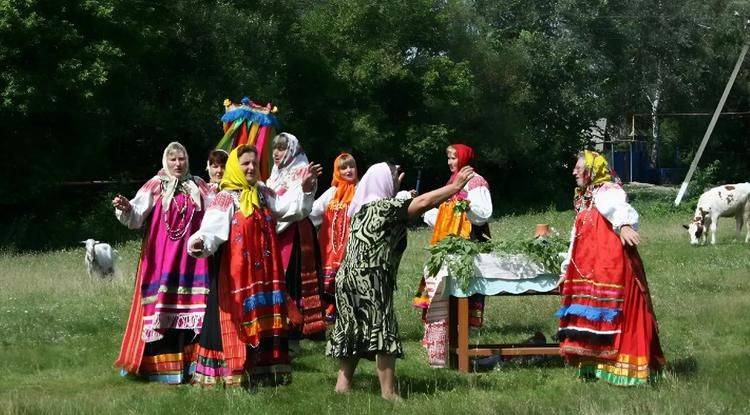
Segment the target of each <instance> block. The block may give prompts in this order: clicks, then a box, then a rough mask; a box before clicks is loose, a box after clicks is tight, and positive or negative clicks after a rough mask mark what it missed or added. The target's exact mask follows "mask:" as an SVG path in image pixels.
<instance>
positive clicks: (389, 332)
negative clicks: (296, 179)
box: [326, 163, 473, 400]
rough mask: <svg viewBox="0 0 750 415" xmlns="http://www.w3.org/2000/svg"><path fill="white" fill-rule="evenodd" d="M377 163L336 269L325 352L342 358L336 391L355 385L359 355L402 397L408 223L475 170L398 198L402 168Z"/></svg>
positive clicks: (354, 209) (354, 208)
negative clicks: (398, 377)
mask: <svg viewBox="0 0 750 415" xmlns="http://www.w3.org/2000/svg"><path fill="white" fill-rule="evenodd" d="M397 171H398V170H397V169H396V168H395V166H392V165H389V164H387V163H378V164H376V165H374V166H372V167H370V169H368V170H367V173H365V175H364V176H363V177H362V181H361V182H360V183H359V184H358V185H357V190H356V191H355V193H354V197H353V199H352V201H351V204H350V205H349V210H348V215H349V216H350V217H351V228H350V229H351V233H350V235H349V242H348V243H347V246H346V255H344V260H343V261H342V263H341V268H339V271H338V273H337V274H336V309H337V312H338V317H337V318H336V324H335V326H334V328H333V331H332V333H331V337H330V340H329V342H328V346H327V348H326V354H327V355H329V356H332V357H335V358H337V359H339V364H340V369H339V373H338V380H337V382H336V389H335V390H336V392H347V391H349V389H350V386H351V381H352V377H353V376H354V371H355V370H356V368H357V363H358V362H359V359H360V358H366V359H370V360H377V372H378V379H379V380H380V392H381V396H382V397H383V398H385V399H389V400H398V399H399V396H398V394H397V392H396V389H395V367H396V358H399V357H402V356H403V348H402V346H401V341H400V339H399V333H398V323H397V321H396V313H395V310H394V306H393V294H394V290H395V289H396V275H397V274H398V266H399V263H400V262H401V256H402V254H403V252H404V249H406V225H407V223H408V220H409V218H413V217H417V216H419V215H421V214H422V213H424V212H425V211H427V209H429V208H430V207H431V206H434V205H435V204H438V203H441V202H443V201H445V200H447V199H448V198H449V197H451V196H452V195H453V194H454V193H456V192H458V191H459V190H461V189H462V188H463V186H464V185H465V184H466V183H467V182H468V181H469V179H470V178H471V176H472V174H473V170H472V169H471V167H464V168H463V169H462V170H461V171H460V172H459V173H458V174H457V176H456V179H455V180H454V181H453V182H452V183H450V184H448V185H446V186H444V187H441V188H440V189H437V190H434V191H432V192H429V193H425V194H423V195H421V196H418V197H416V198H413V199H411V198H409V199H399V198H396V197H394V196H395V195H396V190H397V189H398V185H399V183H400V182H401V180H402V179H403V173H401V174H400V175H399V174H398V173H397Z"/></svg>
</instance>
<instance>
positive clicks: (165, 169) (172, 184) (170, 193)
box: [158, 141, 201, 210]
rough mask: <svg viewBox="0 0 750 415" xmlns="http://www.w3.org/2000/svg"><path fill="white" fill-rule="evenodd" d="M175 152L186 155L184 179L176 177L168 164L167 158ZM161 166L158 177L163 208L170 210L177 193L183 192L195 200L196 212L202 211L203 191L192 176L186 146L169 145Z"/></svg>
mask: <svg viewBox="0 0 750 415" xmlns="http://www.w3.org/2000/svg"><path fill="white" fill-rule="evenodd" d="M173 151H181V152H182V154H184V155H185V173H184V174H183V175H182V177H177V176H175V175H174V174H173V173H172V171H171V170H170V169H169V165H168V164H167V157H169V153H172V152H173ZM161 165H162V169H161V170H159V173H158V176H159V179H161V183H162V199H161V205H162V207H163V208H164V209H169V205H170V204H171V203H172V199H174V195H175V193H177V192H178V191H182V192H185V193H187V194H189V195H190V198H191V199H193V203H195V208H196V210H201V191H200V189H199V188H198V185H196V184H195V181H194V180H193V176H192V175H191V174H190V160H189V159H188V153H187V150H186V149H185V146H183V145H182V144H180V143H178V142H177V141H173V142H171V143H169V144H168V145H167V148H165V149H164V154H163V155H162V157H161Z"/></svg>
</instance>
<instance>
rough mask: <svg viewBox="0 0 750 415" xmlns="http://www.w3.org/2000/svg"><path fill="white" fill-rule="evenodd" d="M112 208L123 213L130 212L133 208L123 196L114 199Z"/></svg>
mask: <svg viewBox="0 0 750 415" xmlns="http://www.w3.org/2000/svg"><path fill="white" fill-rule="evenodd" d="M112 206H114V208H115V209H117V210H120V211H122V212H130V209H132V208H133V206H132V205H131V204H130V201H129V200H128V198H127V197H125V196H123V195H117V196H115V198H114V199H112Z"/></svg>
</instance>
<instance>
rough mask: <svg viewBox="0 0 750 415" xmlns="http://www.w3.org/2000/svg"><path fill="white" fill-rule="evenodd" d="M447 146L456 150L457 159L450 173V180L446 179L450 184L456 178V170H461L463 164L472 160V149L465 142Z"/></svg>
mask: <svg viewBox="0 0 750 415" xmlns="http://www.w3.org/2000/svg"><path fill="white" fill-rule="evenodd" d="M449 148H452V149H454V150H456V159H457V163H456V171H455V172H454V173H453V174H452V175H451V178H450V180H448V184H451V183H453V181H454V180H456V176H458V172H459V171H461V169H462V168H464V166H468V165H470V164H471V162H472V160H474V149H473V148H471V147H469V146H467V145H466V144H451V145H450V146H449Z"/></svg>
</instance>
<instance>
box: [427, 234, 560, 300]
mask: <svg viewBox="0 0 750 415" xmlns="http://www.w3.org/2000/svg"><path fill="white" fill-rule="evenodd" d="M567 249H568V242H567V241H565V240H564V239H562V238H560V237H559V236H553V235H549V236H545V237H538V238H534V239H530V240H526V241H505V240H501V239H492V240H489V241H487V242H476V241H471V240H468V239H463V238H461V237H458V236H448V237H446V238H443V239H442V240H441V241H440V242H438V243H437V244H435V245H433V246H431V247H430V248H429V251H430V259H429V260H428V261H427V273H428V276H430V277H434V276H435V275H437V273H438V272H439V271H440V268H442V267H443V266H444V265H445V266H446V267H447V268H448V272H449V274H450V275H451V276H452V277H453V278H454V279H455V280H456V282H457V283H458V284H459V286H460V287H461V289H462V290H464V291H465V290H467V289H468V288H469V284H470V283H471V280H472V278H474V258H475V257H476V256H477V255H479V254H483V253H490V252H498V253H506V254H525V255H528V256H529V257H530V258H532V259H534V260H535V261H537V262H539V263H540V264H541V265H542V266H543V268H544V269H545V270H546V271H547V272H549V273H550V274H557V273H559V272H560V265H562V260H563V259H562V258H561V257H560V255H559V253H560V252H565V251H567Z"/></svg>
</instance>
